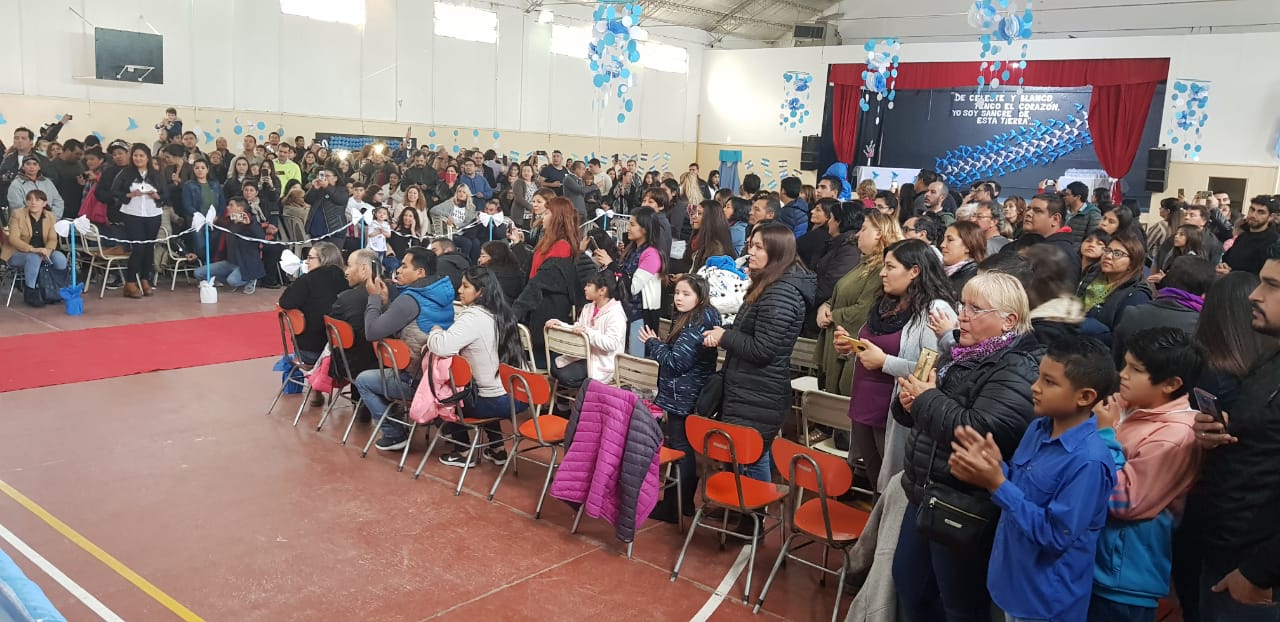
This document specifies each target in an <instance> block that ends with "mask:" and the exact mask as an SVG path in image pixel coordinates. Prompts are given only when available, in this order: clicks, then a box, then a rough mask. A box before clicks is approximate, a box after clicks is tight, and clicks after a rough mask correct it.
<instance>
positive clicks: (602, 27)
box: [595, 22, 608, 33]
mask: <svg viewBox="0 0 1280 622" xmlns="http://www.w3.org/2000/svg"><path fill="white" fill-rule="evenodd" d="M606 28H608V26H607V25H605V23H604V22H596V25H595V30H596V32H600V33H603V32H604V31H605V29H606Z"/></svg>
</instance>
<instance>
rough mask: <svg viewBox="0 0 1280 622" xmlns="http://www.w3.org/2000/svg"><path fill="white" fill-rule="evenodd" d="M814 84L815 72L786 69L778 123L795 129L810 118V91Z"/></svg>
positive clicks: (783, 75)
mask: <svg viewBox="0 0 1280 622" xmlns="http://www.w3.org/2000/svg"><path fill="white" fill-rule="evenodd" d="M812 86H813V74H811V73H809V72H807V71H786V72H783V74H782V105H781V108H782V111H781V112H780V113H778V125H779V126H780V127H783V128H788V127H790V128H791V129H795V128H798V127H801V126H803V125H804V122H805V121H806V120H808V118H809V112H810V111H809V93H810V92H811V91H810V88H811V87H812Z"/></svg>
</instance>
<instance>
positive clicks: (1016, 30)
mask: <svg viewBox="0 0 1280 622" xmlns="http://www.w3.org/2000/svg"><path fill="white" fill-rule="evenodd" d="M1018 2H1019V0H973V4H972V5H970V6H969V26H970V27H972V28H974V29H977V30H978V31H979V32H981V33H982V35H981V36H979V37H978V41H979V42H981V43H982V59H983V60H982V64H981V65H979V69H978V87H979V88H981V87H984V86H991V87H998V86H1000V85H1001V84H1005V85H1010V86H1011V85H1012V84H1011V83H1012V81H1013V77H1014V76H1015V75H1017V76H1018V87H1019V88H1021V87H1022V83H1023V78H1022V76H1021V75H1019V74H1020V73H1021V72H1022V70H1024V69H1026V68H1027V44H1026V41H1029V40H1030V39H1031V35H1032V32H1031V27H1032V26H1034V25H1035V16H1034V14H1032V12H1031V0H1025V4H1024V5H1023V7H1022V10H1021V11H1019V9H1018ZM1019 41H1022V42H1023V43H1022V45H1021V50H1020V53H1019V55H1018V58H1017V60H1014V59H1012V58H1008V57H1007V56H1006V55H1007V54H1008V53H1009V52H1010V51H1012V50H1013V49H1014V47H1015V46H1016V45H1017V43H1018V42H1019ZM988 59H990V60H988Z"/></svg>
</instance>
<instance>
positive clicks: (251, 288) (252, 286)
mask: <svg viewBox="0 0 1280 622" xmlns="http://www.w3.org/2000/svg"><path fill="white" fill-rule="evenodd" d="M256 291H258V282H257V281H249V282H248V283H245V284H244V293H246V294H252V293H253V292H256Z"/></svg>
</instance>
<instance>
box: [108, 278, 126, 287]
mask: <svg viewBox="0 0 1280 622" xmlns="http://www.w3.org/2000/svg"><path fill="white" fill-rule="evenodd" d="M121 287H124V279H121V278H120V276H119V275H112V278H111V279H109V280H108V281H107V289H120V288H121Z"/></svg>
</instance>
